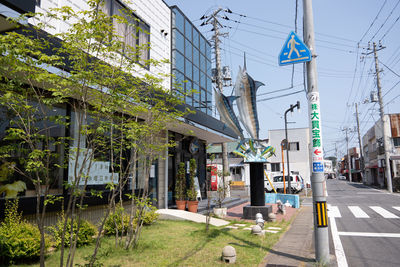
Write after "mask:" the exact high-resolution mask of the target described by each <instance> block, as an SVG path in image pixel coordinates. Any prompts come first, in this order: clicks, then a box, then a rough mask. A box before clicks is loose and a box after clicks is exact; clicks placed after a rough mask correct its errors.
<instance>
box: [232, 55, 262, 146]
mask: <svg viewBox="0 0 400 267" xmlns="http://www.w3.org/2000/svg"><path fill="white" fill-rule="evenodd" d="M262 85H264V84H263V83H262V82H259V81H254V80H253V78H251V76H250V75H249V74H248V73H247V70H246V56H245V59H244V66H243V69H242V68H241V67H240V66H239V72H238V75H237V78H236V84H235V94H236V96H238V97H239V98H238V100H237V106H238V110H239V115H240V116H239V118H240V121H241V122H242V124H243V126H244V128H245V129H246V131H247V132H248V133H249V135H250V137H251V138H252V139H259V132H260V126H259V123H258V115H257V102H256V93H257V89H258V88H259V87H260V86H262Z"/></svg>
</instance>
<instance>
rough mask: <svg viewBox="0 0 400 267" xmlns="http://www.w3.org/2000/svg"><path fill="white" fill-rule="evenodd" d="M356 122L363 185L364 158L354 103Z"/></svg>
mask: <svg viewBox="0 0 400 267" xmlns="http://www.w3.org/2000/svg"><path fill="white" fill-rule="evenodd" d="M356 120H357V133H358V145H359V146H360V168H361V181H362V182H363V183H364V156H363V149H362V143H361V135H360V120H359V118H358V104H357V103H356Z"/></svg>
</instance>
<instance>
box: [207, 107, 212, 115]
mask: <svg viewBox="0 0 400 267" xmlns="http://www.w3.org/2000/svg"><path fill="white" fill-rule="evenodd" d="M207 114H208V115H210V116H212V108H211V107H208V108H207Z"/></svg>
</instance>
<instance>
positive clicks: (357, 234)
mask: <svg viewBox="0 0 400 267" xmlns="http://www.w3.org/2000/svg"><path fill="white" fill-rule="evenodd" d="M331 224H332V223H331ZM338 235H341V236H364V237H396V238H400V234H396V233H367V232H338Z"/></svg>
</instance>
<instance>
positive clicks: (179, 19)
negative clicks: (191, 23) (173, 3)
mask: <svg viewBox="0 0 400 267" xmlns="http://www.w3.org/2000/svg"><path fill="white" fill-rule="evenodd" d="M174 12H175V27H176V28H177V29H178V30H180V31H181V32H182V33H184V23H185V19H184V17H183V15H182V13H181V12H179V11H178V10H176V9H175V10H174Z"/></svg>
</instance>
